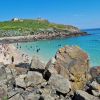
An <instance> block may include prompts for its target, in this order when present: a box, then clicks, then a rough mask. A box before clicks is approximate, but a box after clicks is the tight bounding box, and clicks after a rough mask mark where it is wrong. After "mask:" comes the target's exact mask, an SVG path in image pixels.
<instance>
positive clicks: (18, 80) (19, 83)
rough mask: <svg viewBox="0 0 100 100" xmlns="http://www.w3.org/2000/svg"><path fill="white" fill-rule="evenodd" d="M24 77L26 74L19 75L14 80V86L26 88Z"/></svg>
mask: <svg viewBox="0 0 100 100" xmlns="http://www.w3.org/2000/svg"><path fill="white" fill-rule="evenodd" d="M26 76H27V75H26V74H23V75H19V76H18V77H17V78H15V81H16V86H19V87H22V88H26V86H27V85H26V82H25V79H26Z"/></svg>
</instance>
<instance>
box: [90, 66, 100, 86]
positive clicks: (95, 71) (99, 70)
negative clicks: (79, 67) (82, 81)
mask: <svg viewBox="0 0 100 100" xmlns="http://www.w3.org/2000/svg"><path fill="white" fill-rule="evenodd" d="M90 74H91V76H92V79H96V81H97V82H98V83H99V84H100V66H97V67H93V68H91V69H90Z"/></svg>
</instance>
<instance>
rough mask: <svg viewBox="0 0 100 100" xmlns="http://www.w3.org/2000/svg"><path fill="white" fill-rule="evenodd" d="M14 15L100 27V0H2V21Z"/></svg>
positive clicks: (0, 12) (81, 26)
mask: <svg viewBox="0 0 100 100" xmlns="http://www.w3.org/2000/svg"><path fill="white" fill-rule="evenodd" d="M13 17H18V18H37V17H41V18H46V19H48V20H49V21H51V22H55V23H61V24H69V25H75V26H78V27H79V28H100V0H0V21H3V20H9V19H12V18H13Z"/></svg>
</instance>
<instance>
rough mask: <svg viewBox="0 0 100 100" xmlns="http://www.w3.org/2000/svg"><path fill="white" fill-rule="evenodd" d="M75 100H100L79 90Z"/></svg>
mask: <svg viewBox="0 0 100 100" xmlns="http://www.w3.org/2000/svg"><path fill="white" fill-rule="evenodd" d="M74 100H100V99H99V98H97V97H94V96H92V95H90V94H88V93H86V92H85V91H82V90H77V91H76V93H75V97H74Z"/></svg>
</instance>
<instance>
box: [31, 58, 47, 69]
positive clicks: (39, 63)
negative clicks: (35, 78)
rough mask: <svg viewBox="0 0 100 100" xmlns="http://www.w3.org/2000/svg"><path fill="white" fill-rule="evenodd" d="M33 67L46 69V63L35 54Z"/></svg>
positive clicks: (32, 61)
mask: <svg viewBox="0 0 100 100" xmlns="http://www.w3.org/2000/svg"><path fill="white" fill-rule="evenodd" d="M31 68H32V69H36V70H43V69H45V64H44V63H42V62H41V61H40V60H39V58H38V57H37V56H33V58H32V60H31Z"/></svg>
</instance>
